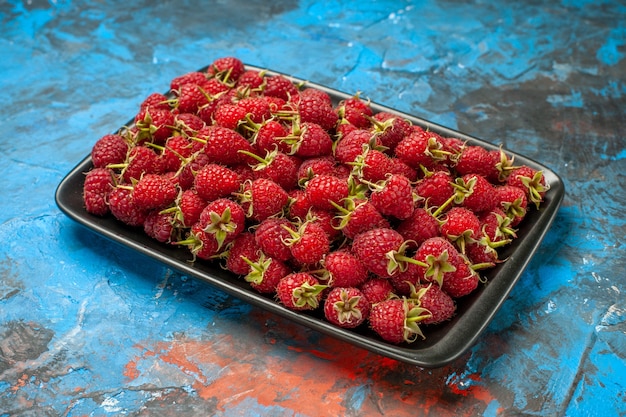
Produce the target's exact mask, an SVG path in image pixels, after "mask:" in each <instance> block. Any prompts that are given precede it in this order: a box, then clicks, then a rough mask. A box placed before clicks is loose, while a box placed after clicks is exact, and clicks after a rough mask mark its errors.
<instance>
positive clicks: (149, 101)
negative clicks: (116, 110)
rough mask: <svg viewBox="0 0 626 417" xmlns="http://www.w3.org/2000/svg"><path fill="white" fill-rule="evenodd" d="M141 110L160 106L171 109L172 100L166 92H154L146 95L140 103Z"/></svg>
mask: <svg viewBox="0 0 626 417" xmlns="http://www.w3.org/2000/svg"><path fill="white" fill-rule="evenodd" d="M139 108H140V109H141V110H143V109H147V108H159V109H164V110H170V100H169V98H167V96H166V95H165V94H162V93H152V94H150V95H148V97H146V98H145V99H144V100H143V101H142V102H141V104H140V105H139Z"/></svg>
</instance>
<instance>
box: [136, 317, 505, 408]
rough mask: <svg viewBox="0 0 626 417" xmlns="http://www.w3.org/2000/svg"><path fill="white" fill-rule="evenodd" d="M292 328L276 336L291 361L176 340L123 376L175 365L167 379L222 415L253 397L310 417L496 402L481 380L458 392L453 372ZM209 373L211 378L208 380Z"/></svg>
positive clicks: (237, 341) (271, 348)
mask: <svg viewBox="0 0 626 417" xmlns="http://www.w3.org/2000/svg"><path fill="white" fill-rule="evenodd" d="M294 328H295V329H296V330H294V334H284V333H283V334H281V338H284V339H286V340H290V341H292V342H293V343H290V344H289V345H288V349H287V352H285V351H282V352H281V355H282V356H286V355H288V356H289V358H285V357H281V356H277V355H276V347H275V343H276V340H274V341H272V339H270V340H269V341H265V342H264V343H258V344H256V345H254V348H253V349H254V351H252V352H249V353H247V352H246V349H251V345H253V344H251V343H250V341H245V340H242V339H245V338H241V337H234V336H231V335H223V336H220V337H219V338H216V339H213V340H210V341H198V340H184V339H181V340H173V341H170V342H158V343H156V344H154V345H153V346H137V347H138V348H139V349H140V350H141V351H142V353H141V354H140V355H139V356H137V357H136V358H135V359H134V360H132V361H130V362H129V363H128V364H127V365H126V367H125V371H124V375H125V376H126V377H127V378H128V379H129V380H130V381H132V380H135V379H137V378H139V377H140V376H141V375H142V372H150V369H151V367H150V366H146V367H145V369H146V370H145V371H142V366H141V365H142V361H146V362H149V363H152V362H154V361H155V360H157V361H160V362H162V363H163V364H169V365H172V367H171V368H168V369H170V370H168V372H181V373H183V374H185V375H188V376H192V377H193V381H194V382H193V384H192V388H193V389H194V390H195V392H196V393H197V395H198V396H199V397H201V398H203V399H207V400H208V399H211V400H212V401H214V402H216V406H217V409H218V410H221V411H225V410H228V409H229V408H232V407H235V406H236V405H238V404H239V403H240V402H241V401H243V400H244V399H246V398H251V397H252V398H254V399H255V400H256V402H257V403H258V404H259V405H260V406H263V407H270V406H279V407H282V408H284V409H287V410H292V411H293V412H294V413H298V414H300V415H309V416H319V415H320V413H321V412H322V411H321V410H324V411H323V413H324V415H329V416H337V415H346V414H347V413H349V412H358V413H359V414H366V415H393V416H396V417H403V416H407V417H408V416H410V417H415V416H420V415H427V414H429V413H431V412H434V411H437V412H438V413H439V414H441V413H440V410H444V411H445V413H444V414H443V415H444V416H445V415H454V416H470V415H475V414H476V412H477V411H482V410H484V408H485V407H486V405H487V404H488V403H489V402H490V401H491V400H492V399H493V397H492V395H491V394H490V393H489V391H488V390H487V389H486V388H485V387H484V386H482V385H481V383H480V377H479V376H478V374H473V375H470V376H469V377H466V378H465V381H468V380H469V381H470V382H471V384H470V385H469V386H467V387H461V386H460V385H458V384H456V383H451V382H450V381H447V379H448V375H449V374H450V373H451V372H453V370H451V369H450V368H446V367H444V368H441V369H437V370H424V369H422V368H418V367H415V366H411V365H407V364H404V363H401V362H398V361H396V360H393V359H389V358H386V357H382V356H379V355H376V354H373V353H370V352H367V351H365V350H363V349H359V348H355V347H353V346H351V345H349V344H346V343H344V342H342V341H339V340H337V339H334V338H332V337H327V336H321V338H320V339H319V343H318V344H317V345H316V346H314V345H312V344H310V343H307V341H306V340H304V338H303V336H302V335H299V334H298V333H297V327H294V326H285V328H283V327H281V330H284V331H286V332H289V331H290V330H289V329H294ZM290 337H292V338H293V339H289V338H290ZM233 352H238V356H237V355H234V354H233ZM234 358H236V359H234ZM207 369H210V370H211V371H210V374H208V375H207V374H205V372H209V371H206V370H207ZM215 369H219V371H217V372H216V371H215ZM433 381H437V383H435V384H433ZM358 387H365V389H366V394H365V397H364V399H362V400H360V401H355V402H351V401H350V398H346V393H347V392H349V389H350V388H355V389H356V388H358ZM468 396H470V397H474V401H473V404H474V407H469V408H468V402H467V397H468Z"/></svg>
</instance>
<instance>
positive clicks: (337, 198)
mask: <svg viewBox="0 0 626 417" xmlns="http://www.w3.org/2000/svg"><path fill="white" fill-rule="evenodd" d="M305 192H306V195H307V198H308V199H309V201H310V203H311V206H312V207H317V208H319V209H322V210H333V208H334V206H333V203H334V204H335V205H341V204H342V200H343V199H344V198H347V197H348V194H349V192H350V190H349V187H348V182H347V181H345V180H343V179H341V178H337V177H335V176H333V175H318V176H315V177H313V178H311V179H310V180H309V181H308V182H307V183H306V188H305Z"/></svg>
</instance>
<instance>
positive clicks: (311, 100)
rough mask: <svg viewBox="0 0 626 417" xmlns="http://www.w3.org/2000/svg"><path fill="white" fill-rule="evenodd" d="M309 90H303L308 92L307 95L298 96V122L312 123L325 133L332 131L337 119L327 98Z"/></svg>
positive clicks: (321, 93)
mask: <svg viewBox="0 0 626 417" xmlns="http://www.w3.org/2000/svg"><path fill="white" fill-rule="evenodd" d="M310 90H311V89H308V90H305V91H309V92H308V93H302V94H300V101H299V102H298V108H297V111H298V115H299V116H300V122H301V123H314V124H316V125H319V126H320V127H321V128H322V129H324V130H325V131H330V130H332V129H334V127H335V125H336V124H337V121H338V117H337V113H335V110H334V109H333V106H332V103H331V102H330V100H329V98H327V97H325V96H324V95H323V94H324V93H323V92H320V93H312V92H310ZM326 96H327V95H326Z"/></svg>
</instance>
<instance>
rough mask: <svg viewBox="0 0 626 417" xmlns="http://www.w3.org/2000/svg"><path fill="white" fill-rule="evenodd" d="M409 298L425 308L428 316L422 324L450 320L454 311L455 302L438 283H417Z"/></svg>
mask: <svg viewBox="0 0 626 417" xmlns="http://www.w3.org/2000/svg"><path fill="white" fill-rule="evenodd" d="M411 298H413V299H416V300H418V301H419V306H420V307H422V308H424V309H426V310H427V312H428V314H430V317H428V318H425V319H424V320H423V321H422V323H423V324H427V325H428V324H440V323H443V322H444V321H448V320H450V319H451V318H452V317H453V316H454V314H455V312H456V303H455V302H454V300H453V299H452V297H450V296H449V295H448V294H447V293H446V292H444V291H443V290H442V289H441V288H440V287H439V286H438V285H432V284H429V285H419V286H417V287H415V289H414V294H413V295H412V296H411Z"/></svg>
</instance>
